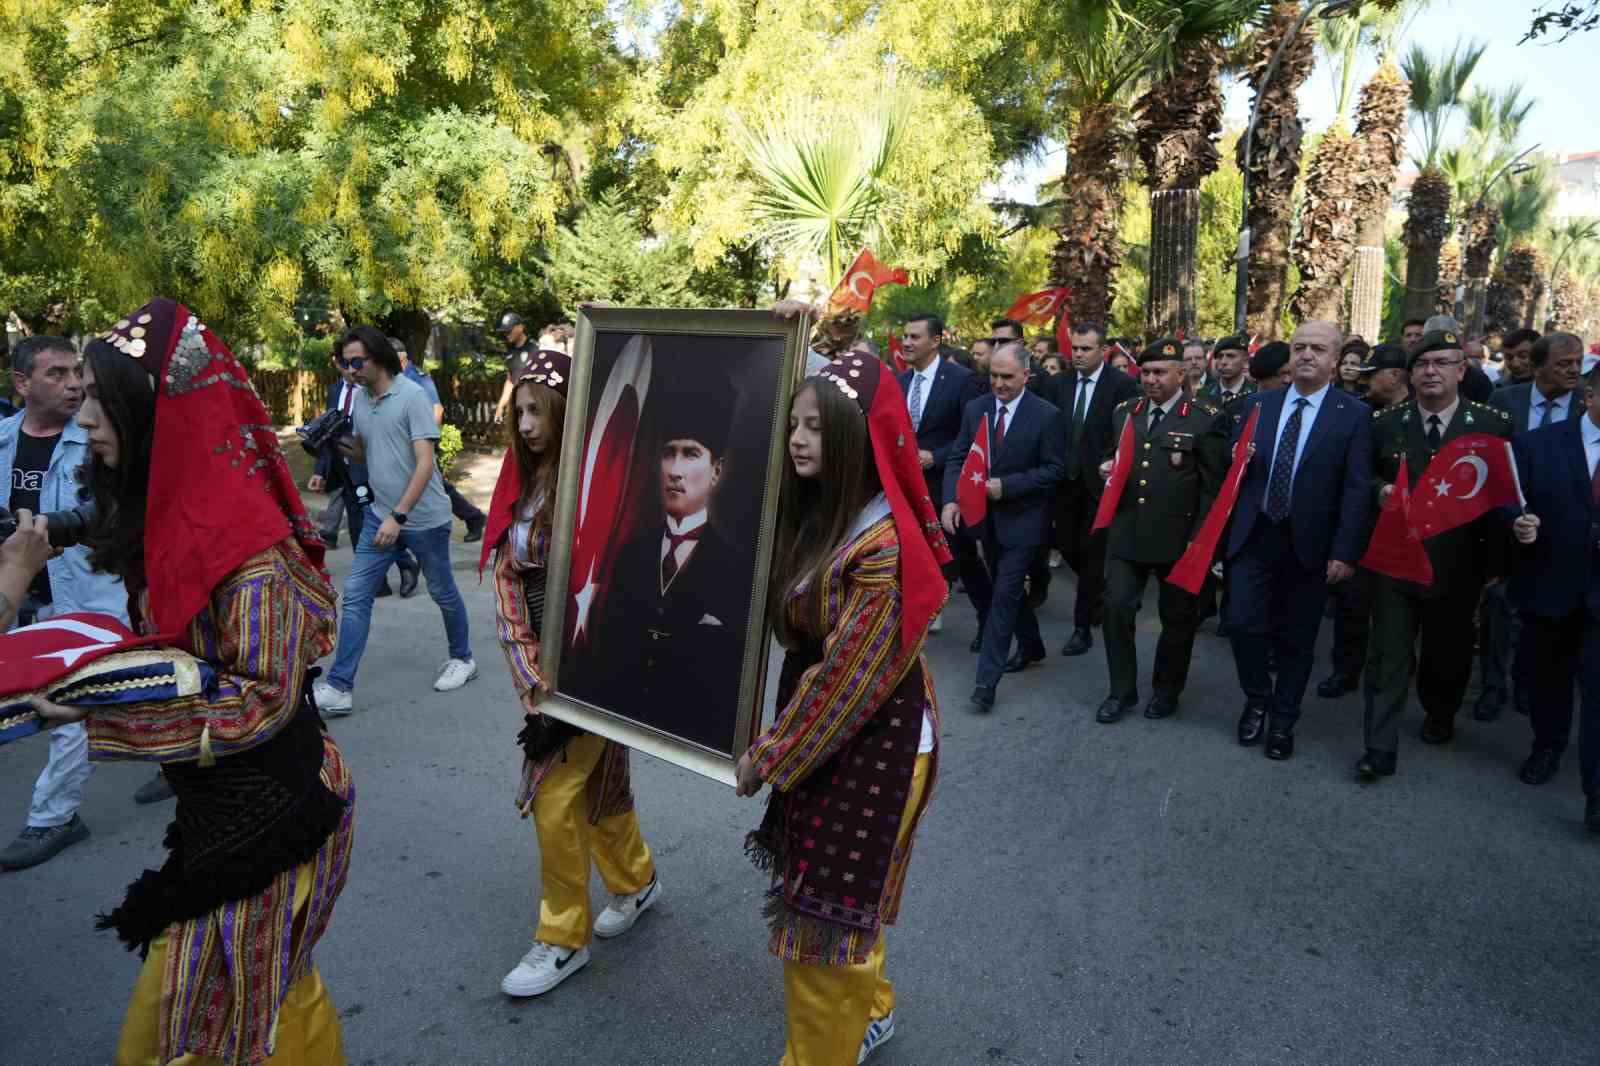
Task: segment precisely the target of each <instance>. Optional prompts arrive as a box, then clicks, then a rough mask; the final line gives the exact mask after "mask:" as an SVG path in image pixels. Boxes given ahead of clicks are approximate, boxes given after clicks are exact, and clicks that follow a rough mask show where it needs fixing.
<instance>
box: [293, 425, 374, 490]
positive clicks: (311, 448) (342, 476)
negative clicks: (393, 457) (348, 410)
mask: <svg viewBox="0 0 1600 1066" xmlns="http://www.w3.org/2000/svg"><path fill="white" fill-rule="evenodd" d="M354 428H355V423H354V422H352V421H351V420H350V416H349V415H347V414H345V413H344V412H343V411H324V412H322V413H321V414H320V415H318V416H317V417H316V418H313V419H312V420H311V421H309V422H307V423H306V424H305V425H303V426H301V427H299V428H298V429H296V430H295V433H297V434H298V435H299V437H300V447H302V448H304V449H305V450H306V452H307V453H308V454H309V455H310V456H311V457H312V458H314V459H315V458H319V457H321V456H324V455H326V456H327V457H328V466H329V469H330V470H333V471H336V472H337V473H336V474H335V476H336V477H337V478H338V481H339V483H341V484H342V485H343V486H344V491H345V492H346V493H348V494H350V496H351V497H352V498H353V499H354V501H355V503H356V504H357V506H360V507H365V506H367V504H369V503H371V502H372V488H371V487H370V486H369V485H368V484H367V483H366V482H365V481H360V482H358V481H356V479H355V478H354V476H352V474H351V469H350V465H349V463H347V462H345V458H344V456H343V455H342V454H340V452H339V442H340V441H341V440H343V439H344V438H345V437H348V436H350V434H351V431H352V430H353V429H354Z"/></svg>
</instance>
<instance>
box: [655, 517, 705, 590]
mask: <svg viewBox="0 0 1600 1066" xmlns="http://www.w3.org/2000/svg"><path fill="white" fill-rule="evenodd" d="M705 528H706V527H705V526H704V525H698V526H696V527H694V528H693V529H691V530H689V532H687V533H674V532H672V531H671V530H668V531H667V554H666V557H665V558H663V559H662V560H661V587H662V588H663V589H664V588H666V587H667V586H668V585H670V584H672V579H673V578H675V577H677V576H678V548H679V547H680V546H681V545H684V544H688V543H690V542H691V541H696V540H699V539H700V534H701V533H702V532H704V531H705Z"/></svg>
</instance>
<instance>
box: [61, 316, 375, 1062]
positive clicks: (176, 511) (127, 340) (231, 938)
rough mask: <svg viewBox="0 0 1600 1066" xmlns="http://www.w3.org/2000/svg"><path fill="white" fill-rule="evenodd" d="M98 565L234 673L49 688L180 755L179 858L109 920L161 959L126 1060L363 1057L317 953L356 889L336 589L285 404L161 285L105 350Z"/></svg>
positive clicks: (147, 746) (98, 382)
mask: <svg viewBox="0 0 1600 1066" xmlns="http://www.w3.org/2000/svg"><path fill="white" fill-rule="evenodd" d="M84 354H85V362H86V365H85V367H84V375H83V376H84V391H85V398H84V402H83V408H82V410H81V411H79V413H78V423H79V424H80V425H81V426H83V428H84V429H85V430H87V431H88V434H89V448H90V451H91V452H92V453H93V457H92V459H91V461H90V463H89V464H88V466H86V467H85V475H84V477H85V481H86V484H87V487H88V488H89V490H90V491H91V493H92V495H93V500H94V505H95V508H96V511H97V517H96V520H95V523H94V524H93V525H92V526H91V529H90V533H89V538H88V541H87V543H88V545H89V548H90V551H91V553H92V554H91V559H92V562H93V563H94V565H95V566H96V567H98V568H99V569H101V570H105V571H109V572H111V573H114V574H116V576H118V577H120V578H121V579H122V580H123V582H124V583H125V584H126V586H127V589H128V599H129V611H128V614H129V617H130V618H131V619H132V620H133V621H134V624H135V627H136V628H137V629H138V630H140V631H141V632H142V633H143V634H145V635H147V636H151V637H154V638H158V639H157V641H156V643H157V644H158V645H160V646H163V647H167V648H172V649H177V650H179V651H181V652H183V653H186V654H187V655H188V656H192V657H193V658H194V659H198V660H202V661H203V662H205V663H207V664H209V665H210V667H211V668H212V669H213V670H214V672H215V678H216V684H215V685H213V686H211V687H210V688H209V689H208V690H202V691H201V692H200V693H199V694H198V695H195V696H190V697H180V698H176V699H170V700H165V701H162V702H146V703H119V704H110V705H105V706H97V707H95V708H93V709H92V710H89V711H87V713H86V712H85V710H84V709H83V708H78V707H74V708H69V707H62V706H57V705H53V704H48V703H41V704H39V705H38V706H39V709H40V713H41V714H42V715H43V716H44V717H45V719H46V721H47V722H52V723H59V722H64V721H79V720H81V721H83V722H84V723H85V725H86V726H87V729H88V735H89V751H90V756H91V757H92V758H95V759H136V760H141V761H145V762H155V763H159V764H160V765H161V767H162V770H163V771H164V773H165V774H166V777H167V780H168V781H170V782H171V784H172V788H173V790H174V791H175V792H176V793H177V797H178V804H177V811H176V817H175V819H174V821H173V823H172V825H171V826H170V827H169V828H168V830H167V838H166V844H167V849H168V856H167V861H166V864H165V865H163V866H162V867H161V869H159V870H147V871H145V873H144V874H143V875H142V876H141V877H140V878H139V879H138V880H136V881H135V882H133V884H132V885H130V886H129V888H128V891H127V896H126V898H125V899H124V901H123V903H122V905H121V906H119V907H117V908H116V909H115V910H114V911H112V912H111V913H110V914H109V915H106V916H103V917H102V919H101V923H100V924H101V927H102V928H112V929H115V930H116V931H117V933H118V935H119V936H120V937H121V938H122V939H123V941H124V942H125V943H126V944H127V945H128V946H129V947H130V948H131V949H137V950H138V951H139V952H141V954H143V956H144V965H143V967H142V968H141V969H140V971H139V976H138V978H137V980H136V981H135V983H134V989H133V995H132V997H131V999H130V1000H129V1003H128V1010H127V1015H126V1018H125V1020H124V1021H123V1026H122V1035H121V1038H120V1041H119V1043H118V1046H117V1054H116V1062H117V1063H118V1066H164V1064H166V1063H172V1062H179V1063H182V1064H184V1066H211V1064H215V1063H227V1064H230V1066H234V1064H256V1063H269V1064H271V1066H301V1064H305V1066H313V1064H314V1066H328V1064H335V1066H337V1064H342V1063H343V1062H344V1061H345V1059H344V1054H343V1051H342V1049H341V1042H340V1034H339V1019H338V1015H337V1014H336V1013H335V1011H334V1009H333V1004H332V1002H331V1001H330V999H329V997H328V993H327V990H326V989H325V988H324V986H323V984H322V978H321V976H320V975H319V974H318V973H317V970H316V968H315V967H314V966H312V963H311V952H312V948H313V947H314V946H315V944H316V942H317V941H318V940H319V939H320V938H321V936H322V934H323V931H324V930H325V929H326V928H327V924H328V919H329V917H330V916H331V914H332V911H333V904H334V901H335V900H336V899H337V898H338V896H339V892H340V890H341V889H343V887H344V883H345V873H346V870H347V867H348V863H349V858H350V844H351V840H352V819H353V816H354V795H355V794H354V789H353V786H352V784H351V779H350V774H349V771H348V770H347V769H346V768H345V764H344V760H343V758H342V757H341V755H340V752H339V748H338V746H337V745H336V744H335V743H334V742H333V740H332V738H331V737H329V736H328V735H327V733H326V732H325V731H324V730H323V727H322V721H321V719H320V717H319V716H318V714H317V709H316V707H315V705H314V704H313V703H312V702H311V699H310V696H309V689H310V681H309V679H308V676H307V675H308V667H309V666H310V664H311V663H312V662H314V661H315V660H316V659H318V658H319V657H321V656H323V655H326V654H327V653H328V652H329V651H330V650H331V649H332V646H333V639H332V638H333V632H334V629H333V626H334V592H333V587H332V585H331V584H330V582H329V580H328V575H327V573H326V571H325V570H324V569H323V565H322V552H323V546H322V541H321V540H320V539H318V537H317V533H316V527H315V526H314V525H312V523H311V521H310V520H309V519H308V518H307V516H306V512H305V508H304V506H303V505H302V504H301V501H300V495H299V493H298V492H297V491H296V489H295V486H294V480H293V478H292V476H291V474H290V472H289V467H288V464H287V463H286V462H285V461H284V458H283V454H282V452H281V451H280V450H279V448H278V442H277V438H276V435H275V434H274V432H273V428H272V420H271V419H270V418H269V417H268V416H267V412H266V409H265V408H264V407H263V406H262V403H261V400H260V399H259V398H258V397H257V396H256V393H255V391H254V390H253V389H252V388H251V386H250V381H249V379H248V377H247V376H246V374H245V370H244V367H243V366H241V365H240V364H239V362H238V360H237V359H235V358H234V356H233V353H232V352H230V351H229V350H228V349H227V347H226V346H224V345H223V343H222V342H221V341H220V340H218V339H217V338H216V336H215V335H213V334H212V333H211V331H210V330H208V329H206V327H205V326H203V325H202V324H201V323H200V320H199V319H198V318H196V317H195V316H194V315H193V314H192V313H191V312H190V311H189V310H188V309H187V308H185V307H183V306H181V305H180V304H177V303H174V302H173V301H171V300H165V299H159V300H154V301H152V302H151V303H148V304H146V305H145V306H144V307H141V308H140V309H139V310H138V311H136V312H134V313H133V314H131V315H129V316H128V317H127V318H125V319H123V320H122V321H120V322H118V323H117V324H116V326H115V327H114V328H113V329H112V330H111V331H109V332H108V333H105V334H103V335H102V336H100V337H98V338H95V339H93V340H91V341H90V342H89V344H88V346H87V347H86V349H85V353H84Z"/></svg>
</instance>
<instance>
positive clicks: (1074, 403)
mask: <svg viewBox="0 0 1600 1066" xmlns="http://www.w3.org/2000/svg"><path fill="white" fill-rule="evenodd" d="M1105 372H1106V364H1104V363H1101V364H1100V366H1099V367H1098V368H1096V369H1095V372H1094V373H1092V374H1090V375H1089V376H1088V377H1084V376H1083V375H1082V374H1079V375H1078V380H1077V381H1074V382H1073V383H1072V399H1071V400H1069V401H1068V402H1067V410H1066V412H1065V413H1066V416H1067V432H1068V434H1069V435H1070V434H1071V432H1072V417H1073V412H1075V411H1076V410H1077V409H1078V393H1080V392H1081V393H1083V415H1084V417H1085V418H1087V417H1089V408H1090V407H1092V406H1094V390H1095V389H1096V388H1097V387H1098V386H1099V384H1100V375H1101V374H1104V373H1105Z"/></svg>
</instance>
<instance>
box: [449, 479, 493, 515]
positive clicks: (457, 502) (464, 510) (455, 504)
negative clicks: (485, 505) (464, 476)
mask: <svg viewBox="0 0 1600 1066" xmlns="http://www.w3.org/2000/svg"><path fill="white" fill-rule="evenodd" d="M440 480H441V481H444V479H443V478H442V477H441V478H440ZM444 494H445V495H446V496H448V497H450V513H451V514H453V515H455V516H456V517H457V518H459V519H461V520H462V521H463V522H478V521H481V520H482V519H483V512H482V511H480V510H478V509H477V508H476V507H474V506H472V501H471V500H469V499H467V498H466V497H465V496H463V495H461V493H460V492H459V491H457V489H456V487H455V486H454V485H452V484H450V482H448V481H445V482H444Z"/></svg>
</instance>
